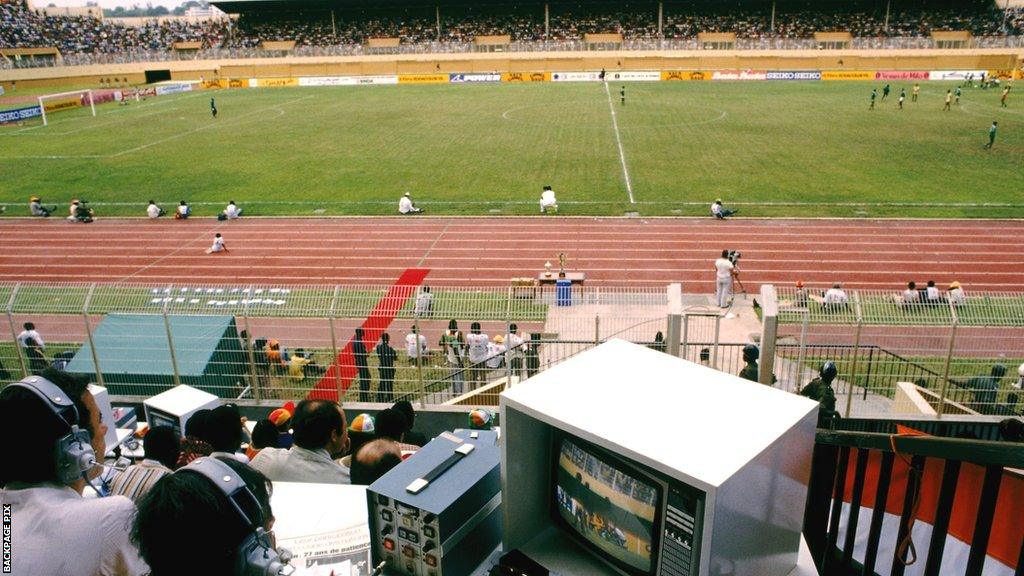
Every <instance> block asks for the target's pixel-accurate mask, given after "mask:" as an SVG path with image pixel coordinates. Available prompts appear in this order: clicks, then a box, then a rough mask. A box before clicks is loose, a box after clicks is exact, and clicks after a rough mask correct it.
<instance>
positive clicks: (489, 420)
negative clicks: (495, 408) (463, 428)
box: [469, 408, 494, 430]
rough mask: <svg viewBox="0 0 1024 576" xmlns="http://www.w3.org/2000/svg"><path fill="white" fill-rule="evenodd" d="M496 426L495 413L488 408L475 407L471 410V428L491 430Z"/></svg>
mask: <svg viewBox="0 0 1024 576" xmlns="http://www.w3.org/2000/svg"><path fill="white" fill-rule="evenodd" d="M492 428H494V414H493V413H492V412H491V411H490V410H488V409H487V408H474V409H472V410H470V411H469V429H470V430H491V429H492Z"/></svg>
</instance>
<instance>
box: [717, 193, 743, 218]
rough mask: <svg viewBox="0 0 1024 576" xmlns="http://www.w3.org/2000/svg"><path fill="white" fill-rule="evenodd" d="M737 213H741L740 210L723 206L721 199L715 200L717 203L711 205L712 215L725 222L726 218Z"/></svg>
mask: <svg viewBox="0 0 1024 576" xmlns="http://www.w3.org/2000/svg"><path fill="white" fill-rule="evenodd" d="M737 212H739V210H738V209H731V208H726V207H725V206H722V199H721V198H717V199H715V201H714V202H713V203H712V204H711V215H712V216H714V217H715V218H718V219H719V220H725V219H726V218H728V217H729V216H732V215H733V214H735V213H737Z"/></svg>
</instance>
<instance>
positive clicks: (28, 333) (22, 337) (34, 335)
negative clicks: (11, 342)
mask: <svg viewBox="0 0 1024 576" xmlns="http://www.w3.org/2000/svg"><path fill="white" fill-rule="evenodd" d="M22 328H24V330H22V331H21V332H19V333H18V345H19V346H21V347H22V348H28V341H29V339H32V340H35V341H36V344H38V345H39V349H40V350H46V343H45V342H43V337H42V336H40V335H39V332H37V331H36V325H35V324H33V323H31V322H25V323H24V324H22Z"/></svg>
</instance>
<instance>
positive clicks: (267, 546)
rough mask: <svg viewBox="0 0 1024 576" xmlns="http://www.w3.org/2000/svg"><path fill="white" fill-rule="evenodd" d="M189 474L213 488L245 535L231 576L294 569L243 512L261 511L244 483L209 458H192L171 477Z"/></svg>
mask: <svg viewBox="0 0 1024 576" xmlns="http://www.w3.org/2000/svg"><path fill="white" fill-rule="evenodd" d="M188 472H192V473H195V474H199V475H201V476H203V477H204V478H206V479H207V480H209V481H210V483H211V484H213V485H214V486H216V487H217V490H218V491H220V492H221V493H222V494H223V495H224V496H225V497H226V498H227V500H228V502H230V503H231V507H232V508H234V509H235V512H237V513H238V516H239V519H240V520H241V521H242V522H243V523H244V525H245V527H246V528H247V529H248V531H249V534H248V535H247V536H246V537H245V539H244V540H242V543H241V544H239V545H238V551H237V555H238V565H237V566H236V567H235V572H234V576H290V575H291V574H292V573H294V572H295V567H294V566H292V565H291V564H289V562H290V561H291V559H292V554H291V552H289V551H288V550H285V549H283V548H282V549H280V550H278V549H275V547H274V545H273V544H272V543H271V541H270V534H268V533H267V532H266V530H264V529H263V526H262V524H261V523H260V519H259V518H254V517H252V516H250V513H249V512H247V511H246V510H262V509H263V506H262V505H260V502H259V500H258V499H257V498H256V495H255V494H253V493H252V490H250V489H249V487H248V486H247V485H246V483H245V481H244V480H242V478H241V477H240V476H239V475H238V474H237V473H236V472H235V471H234V470H233V469H232V468H231V467H230V466H228V465H227V464H225V463H223V462H221V461H220V460H218V459H216V458H213V457H208V456H207V457H202V458H196V459H195V460H193V461H192V462H190V463H189V464H188V465H187V466H185V467H183V468H180V469H179V470H178V471H177V472H175V474H181V473H188Z"/></svg>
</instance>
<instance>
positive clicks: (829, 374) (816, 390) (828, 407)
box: [800, 360, 839, 427]
mask: <svg viewBox="0 0 1024 576" xmlns="http://www.w3.org/2000/svg"><path fill="white" fill-rule="evenodd" d="M838 373H839V370H838V369H837V368H836V363H835V362H833V361H831V360H829V361H827V362H825V363H824V364H822V365H821V369H819V370H818V377H817V378H815V379H814V380H811V381H810V382H808V383H807V386H804V388H803V390H800V395H801V396H805V397H807V398H810V399H811V400H816V401H818V403H819V404H821V407H820V408H819V409H818V426H819V427H821V426H822V425H823V423H824V422H827V421H828V420H831V419H833V418H838V417H839V412H836V392H835V390H833V389H832V381H833V380H835V379H836V375H837V374H838Z"/></svg>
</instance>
